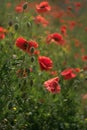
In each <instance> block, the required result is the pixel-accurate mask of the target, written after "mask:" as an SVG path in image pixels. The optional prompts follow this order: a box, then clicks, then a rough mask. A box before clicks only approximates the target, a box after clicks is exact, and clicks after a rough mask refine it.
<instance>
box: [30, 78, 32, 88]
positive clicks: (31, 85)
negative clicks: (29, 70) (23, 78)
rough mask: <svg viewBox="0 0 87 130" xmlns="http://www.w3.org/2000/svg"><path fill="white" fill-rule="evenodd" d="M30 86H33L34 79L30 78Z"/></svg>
mask: <svg viewBox="0 0 87 130" xmlns="http://www.w3.org/2000/svg"><path fill="white" fill-rule="evenodd" d="M30 86H31V87H32V86H33V80H32V79H31V80H30Z"/></svg>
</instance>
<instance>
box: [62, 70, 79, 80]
mask: <svg viewBox="0 0 87 130" xmlns="http://www.w3.org/2000/svg"><path fill="white" fill-rule="evenodd" d="M61 75H62V76H63V77H64V79H65V80H67V79H72V78H75V77H76V74H75V73H74V69H73V68H69V69H65V70H64V71H63V72H61Z"/></svg>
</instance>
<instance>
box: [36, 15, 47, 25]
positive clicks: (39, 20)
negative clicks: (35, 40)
mask: <svg viewBox="0 0 87 130" xmlns="http://www.w3.org/2000/svg"><path fill="white" fill-rule="evenodd" d="M35 22H36V24H42V25H43V26H44V27H46V26H47V25H48V21H47V20H46V19H45V18H44V17H42V16H40V15H38V16H36V17H35Z"/></svg>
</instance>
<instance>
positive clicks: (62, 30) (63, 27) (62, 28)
mask: <svg viewBox="0 0 87 130" xmlns="http://www.w3.org/2000/svg"><path fill="white" fill-rule="evenodd" d="M66 28H67V27H66V26H65V25H63V26H62V27H61V29H60V30H61V33H62V34H63V35H64V36H66V32H67V31H66Z"/></svg>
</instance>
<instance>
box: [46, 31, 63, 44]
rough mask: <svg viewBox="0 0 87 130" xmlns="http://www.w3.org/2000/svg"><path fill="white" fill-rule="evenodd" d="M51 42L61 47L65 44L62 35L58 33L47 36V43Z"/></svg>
mask: <svg viewBox="0 0 87 130" xmlns="http://www.w3.org/2000/svg"><path fill="white" fill-rule="evenodd" d="M51 42H55V43H57V44H60V45H63V44H64V43H65V42H64V40H63V37H62V35H61V34H59V33H53V34H50V35H48V37H47V43H51Z"/></svg>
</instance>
